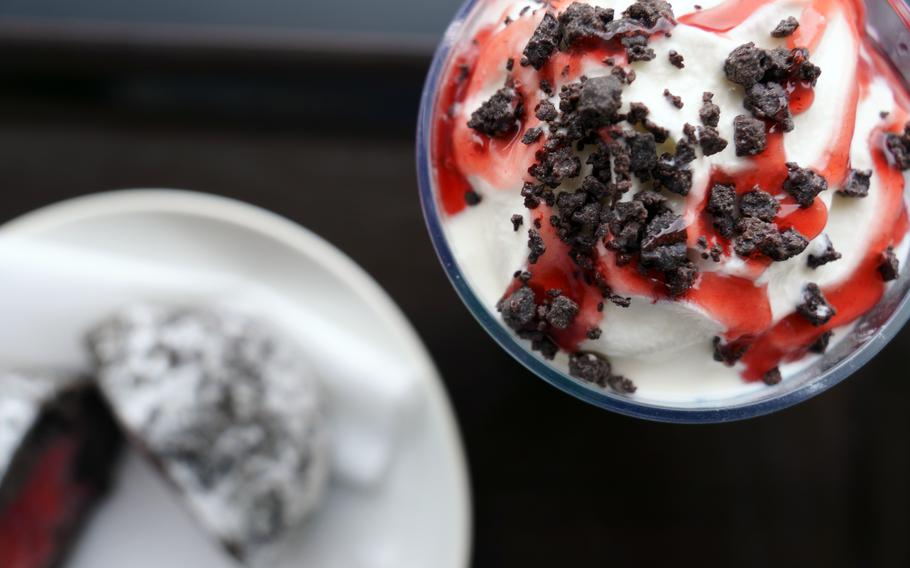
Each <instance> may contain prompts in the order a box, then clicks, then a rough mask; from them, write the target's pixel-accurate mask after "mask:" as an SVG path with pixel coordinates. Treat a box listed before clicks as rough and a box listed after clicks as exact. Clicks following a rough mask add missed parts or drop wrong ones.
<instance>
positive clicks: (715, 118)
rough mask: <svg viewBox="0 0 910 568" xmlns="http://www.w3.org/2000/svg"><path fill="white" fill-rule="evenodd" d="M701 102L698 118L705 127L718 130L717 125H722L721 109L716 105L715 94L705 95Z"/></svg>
mask: <svg viewBox="0 0 910 568" xmlns="http://www.w3.org/2000/svg"><path fill="white" fill-rule="evenodd" d="M701 101H702V105H701V109H700V110H699V111H698V118H699V119H701V122H702V124H704V125H705V126H710V127H712V128H717V125H718V124H720V107H719V106H717V105H716V104H714V93H704V94H703V95H702V97H701Z"/></svg>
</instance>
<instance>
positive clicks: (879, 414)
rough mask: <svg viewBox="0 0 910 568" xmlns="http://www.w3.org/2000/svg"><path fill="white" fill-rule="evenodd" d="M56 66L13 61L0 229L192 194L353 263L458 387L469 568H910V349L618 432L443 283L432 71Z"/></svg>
mask: <svg viewBox="0 0 910 568" xmlns="http://www.w3.org/2000/svg"><path fill="white" fill-rule="evenodd" d="M0 43H2V42H0ZM45 48H46V46H45V47H42V48H40V49H27V50H24V51H23V50H22V49H19V50H18V51H15V52H14V53H13V54H11V53H10V52H9V51H8V50H6V51H4V53H6V55H4V56H0V60H6V63H5V64H4V65H2V66H0V175H2V179H3V185H4V189H3V196H4V198H3V202H2V207H0V217H2V219H4V220H6V219H11V218H13V217H15V216H17V215H19V214H22V213H25V212H27V211H29V210H31V209H34V208H36V207H40V206H42V205H46V204H49V203H52V202H55V201H57V200H60V199H65V198H67V197H72V196H76V195H81V194H85V193H91V192H96V191H101V190H108V189H116V188H127V187H156V186H157V187H177V188H186V189H193V190H198V191H207V192H212V193H217V194H221V195H226V196H229V197H234V198H237V199H242V200H244V201H248V202H251V203H255V204H257V205H261V206H263V207H266V208H268V209H271V210H273V211H277V212H279V213H281V214H282V215H285V216H287V217H289V218H291V219H293V220H295V221H298V222H300V223H301V224H303V225H305V226H307V227H309V228H310V229H312V230H314V231H316V232H317V233H319V234H321V235H322V236H324V237H326V238H327V239H328V240H330V241H332V242H333V243H335V244H336V245H338V246H339V247H340V248H341V249H342V250H344V251H345V252H347V253H348V254H350V255H351V256H352V257H353V258H354V259H355V260H356V261H357V262H359V263H360V264H361V265H363V266H364V267H365V268H366V269H367V270H368V271H369V272H370V273H371V274H372V275H373V276H375V277H376V279H377V280H378V281H379V282H380V284H381V285H382V286H384V287H385V289H386V290H388V291H389V293H390V294H391V295H392V296H393V297H394V298H395V300H396V301H397V302H398V303H399V304H400V305H401V306H402V308H403V309H404V311H405V312H406V313H407V315H408V316H409V317H410V319H411V321H412V322H413V323H414V325H415V326H416V327H417V329H418V331H419V332H420V334H421V335H422V337H423V339H424V341H425V342H426V343H427V345H428V346H429V349H430V351H431V352H432V354H433V356H434V357H435V359H436V362H437V364H438V365H439V367H440V369H441V370H442V373H443V375H444V376H445V379H446V384H447V386H448V390H449V393H450V395H451V397H452V401H453V404H454V407H455V410H456V412H457V414H458V419H459V423H460V425H461V429H462V433H463V435H464V441H465V444H466V447H467V452H468V457H469V460H470V467H471V478H472V484H473V491H474V507H475V532H474V537H475V550H474V556H473V557H474V566H477V567H493V568H503V567H505V568H511V567H521V568H532V567H537V566H540V567H557V566H558V567H563V566H565V567H570V568H574V567H594V566H606V565H612V566H630V565H632V566H637V565H657V566H669V565H672V566H676V565H682V566H689V565H692V566H737V567H739V566H762V567H764V566H789V565H802V566H906V565H908V564H910V411H908V407H910V376H908V371H907V369H908V365H910V356H908V347H910V334H908V333H904V334H903V335H902V336H901V337H899V338H898V339H897V340H895V341H894V342H893V343H892V344H891V345H890V346H889V347H888V348H887V349H886V350H885V351H884V353H883V354H882V355H880V356H879V357H878V358H877V359H876V360H875V361H874V362H873V363H872V364H870V365H869V366H868V367H867V368H866V369H864V370H863V371H862V372H861V373H858V374H857V376H855V377H853V378H852V379H851V380H849V381H848V382H846V383H845V384H843V385H841V386H839V387H837V388H836V389H834V390H833V391H831V392H829V393H827V394H824V395H822V396H820V397H818V398H817V399H814V400H812V401H810V402H808V403H805V404H803V405H801V406H799V407H797V408H793V409H790V410H787V411H784V412H781V413H779V414H777V415H775V416H771V417H766V418H761V419H757V420H752V421H749V422H745V423H738V424H729V425H722V426H700V427H693V426H671V425H663V424H654V423H648V422H643V421H638V420H633V419H629V418H624V417H622V416H617V415H614V414H610V413H608V412H605V411H602V410H598V409H596V408H593V407H590V406H587V405H585V404H584V403H582V402H579V401H577V400H574V399H572V398H569V397H568V396H566V395H564V394H561V393H560V392H557V391H556V390H554V389H553V388H551V387H549V386H547V385H546V384H544V383H543V382H542V381H541V380H539V379H537V378H535V377H534V376H532V375H530V374H529V373H528V372H527V371H525V370H524V369H523V368H522V367H521V366H519V365H518V364H517V363H516V362H515V361H513V360H512V359H511V358H510V357H509V356H508V355H506V354H505V353H504V352H502V351H500V349H499V348H498V347H497V346H496V345H494V343H493V341H492V340H490V339H489V338H488V337H487V336H486V334H485V333H484V332H483V331H482V330H481V328H480V327H479V326H478V325H477V324H476V323H475V322H474V320H473V319H472V318H471V316H470V315H469V314H468V312H467V310H466V309H465V308H464V307H463V305H462V304H461V302H460V301H459V300H458V298H457V297H456V296H455V294H454V292H453V291H452V289H451V287H450V286H449V284H448V282H447V281H446V279H445V277H444V275H443V272H442V270H441V268H440V267H439V265H438V263H437V260H436V258H435V256H434V254H433V251H432V249H431V247H430V244H429V240H428V238H427V236H426V233H425V229H424V226H423V220H422V218H421V213H420V210H419V207H418V201H417V188H416V182H415V176H414V166H413V157H412V155H413V141H412V126H413V125H412V123H413V116H414V113H415V112H416V108H415V105H416V98H417V90H418V89H419V86H420V81H421V75H422V72H423V68H424V65H425V63H426V62H425V60H423V59H422V58H417V59H416V60H412V59H407V58H404V59H401V60H396V61H394V62H393V63H389V62H385V63H382V62H376V61H372V60H370V59H369V58H356V57H355V58H352V59H351V60H346V61H342V62H338V61H335V60H333V62H332V63H331V64H327V63H326V62H325V61H323V60H321V59H320V58H315V59H314V58H311V57H310V58H307V57H300V58H298V57H296V56H288V55H287V54H284V55H281V54H278V55H276V54H274V53H273V54H270V55H269V56H268V57H265V58H261V57H257V56H251V57H240V56H239V55H238V54H236V53H235V54H234V55H233V56H231V57H227V58H225V57H224V54H223V53H220V54H219V53H216V54H215V55H212V54H211V53H203V54H201V55H200V54H198V53H197V54H196V55H193V54H192V53H191V54H186V55H185V54H183V53H182V52H180V51H179V50H176V51H174V50H168V49H162V50H160V51H158V52H156V50H154V49H151V50H149V49H146V50H145V51H143V50H142V49H133V50H131V51H130V52H129V53H128V54H124V53H123V52H122V51H119V50H111V49H106V50H105V49H103V48H97V49H94V50H92V49H90V50H88V51H85V50H83V51H79V50H72V49H69V48H67V49H64V50H60V49H57V50H56V51H55V50H50V51H48V50H47V49H45ZM194 53H195V52H194ZM263 62H270V64H269V65H262V63H263ZM0 63H2V61H0ZM327 77H328V78H327ZM332 77H335V78H339V77H340V78H341V79H339V80H338V81H335V80H334V79H332ZM338 88H341V89H342V90H343V92H338V93H336V96H334V97H328V98H329V99H331V100H327V98H326V93H329V94H331V93H332V92H333V89H338ZM428 568H431V567H428Z"/></svg>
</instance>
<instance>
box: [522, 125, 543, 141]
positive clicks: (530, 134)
mask: <svg viewBox="0 0 910 568" xmlns="http://www.w3.org/2000/svg"><path fill="white" fill-rule="evenodd" d="M542 134H543V128H541V127H539V126H534V127H533V128H529V129H527V130H526V131H525V134H524V136H522V137H521V143H522V144H525V145H530V144H533V143H535V142H537V141H538V140H540V137H541V135H542Z"/></svg>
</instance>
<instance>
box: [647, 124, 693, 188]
mask: <svg viewBox="0 0 910 568" xmlns="http://www.w3.org/2000/svg"><path fill="white" fill-rule="evenodd" d="M655 139H656V137H655ZM654 179H655V180H656V181H657V183H658V185H659V186H660V187H663V188H664V189H666V190H667V191H669V192H671V193H675V194H677V195H683V196H685V195H689V190H690V189H692V170H690V169H688V168H686V167H685V164H681V163H679V162H678V161H677V160H676V157H675V156H673V155H671V154H661V156H660V158H658V160H657V166H656V167H655V168H654Z"/></svg>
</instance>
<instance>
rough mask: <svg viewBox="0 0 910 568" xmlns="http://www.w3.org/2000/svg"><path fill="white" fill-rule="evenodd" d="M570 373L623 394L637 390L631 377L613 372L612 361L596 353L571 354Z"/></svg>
mask: <svg viewBox="0 0 910 568" xmlns="http://www.w3.org/2000/svg"><path fill="white" fill-rule="evenodd" d="M569 374H571V375H572V376H573V377H576V378H579V379H581V380H583V381H585V382H587V383H591V384H595V385H597V386H599V387H602V388H607V387H609V388H611V389H613V390H615V391H616V392H620V393H623V394H632V393H634V392H635V390H636V388H635V384H634V383H633V382H632V381H630V380H629V379H627V378H625V377H623V376H620V375H614V374H613V368H612V366H611V365H610V362H609V361H608V360H607V359H606V358H605V357H602V356H600V355H597V354H595V353H573V354H571V355H570V356H569Z"/></svg>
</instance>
